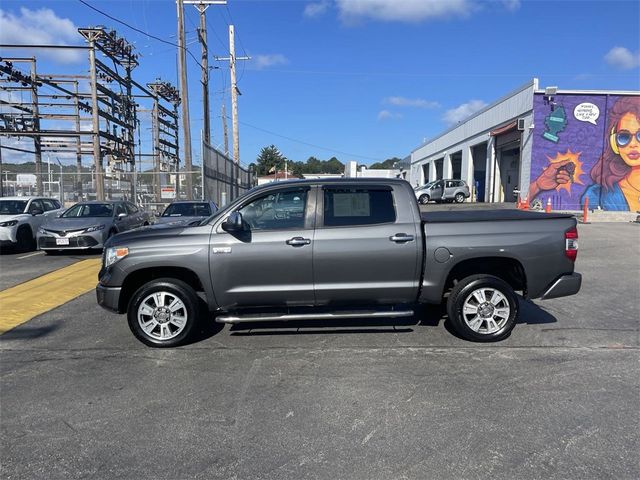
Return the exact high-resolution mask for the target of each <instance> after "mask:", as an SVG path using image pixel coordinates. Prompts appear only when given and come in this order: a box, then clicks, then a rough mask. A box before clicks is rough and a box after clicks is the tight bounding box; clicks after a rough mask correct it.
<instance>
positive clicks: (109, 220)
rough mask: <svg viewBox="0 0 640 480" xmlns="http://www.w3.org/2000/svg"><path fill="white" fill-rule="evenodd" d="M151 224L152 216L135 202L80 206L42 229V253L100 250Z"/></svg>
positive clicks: (49, 222)
mask: <svg viewBox="0 0 640 480" xmlns="http://www.w3.org/2000/svg"><path fill="white" fill-rule="evenodd" d="M150 223H151V220H150V217H149V214H148V213H147V212H145V211H144V210H141V209H140V208H138V207H137V206H135V205H134V204H133V203H131V202H126V201H104V202H100V201H94V202H80V203H76V204H75V205H74V206H72V207H71V208H69V209H68V210H66V211H65V212H64V213H62V214H61V215H60V216H59V217H57V218H54V219H51V220H49V221H47V222H46V223H45V224H44V225H42V226H41V227H40V229H39V230H38V249H40V250H44V251H45V252H47V253H48V252H54V251H59V250H67V249H85V250H86V249H90V248H96V249H99V248H102V246H103V245H104V242H106V241H107V239H108V238H109V237H111V236H112V235H115V234H116V233H120V232H124V231H126V230H131V229H132V228H137V227H141V226H144V225H149V224H150Z"/></svg>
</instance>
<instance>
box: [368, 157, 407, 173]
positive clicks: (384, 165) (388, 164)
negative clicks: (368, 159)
mask: <svg viewBox="0 0 640 480" xmlns="http://www.w3.org/2000/svg"><path fill="white" fill-rule="evenodd" d="M400 161H401V159H399V158H398V157H393V158H387V159H386V160H385V161H384V162H376V163H372V164H371V165H370V166H369V167H368V168H372V169H374V168H375V169H379V170H391V169H393V166H394V165H395V164H396V163H397V162H400Z"/></svg>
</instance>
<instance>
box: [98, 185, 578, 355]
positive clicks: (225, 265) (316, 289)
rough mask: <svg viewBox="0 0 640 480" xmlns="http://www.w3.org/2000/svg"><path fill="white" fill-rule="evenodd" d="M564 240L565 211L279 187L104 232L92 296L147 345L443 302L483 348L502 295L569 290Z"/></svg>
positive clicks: (568, 227)
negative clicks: (196, 218)
mask: <svg viewBox="0 0 640 480" xmlns="http://www.w3.org/2000/svg"><path fill="white" fill-rule="evenodd" d="M577 238H578V232H577V229H576V220H575V218H573V217H572V216H570V215H560V214H545V213H534V212H523V211H519V210H486V211H477V210H475V211H455V212H452V211H446V212H432V213H421V212H420V210H419V208H418V204H417V201H416V198H415V195H414V192H413V190H412V188H411V186H410V185H409V183H407V182H405V181H404V180H387V179H384V180H383V179H356V180H335V181H331V180H313V181H306V180H305V181H289V182H279V183H275V184H269V185H265V186H262V187H258V188H255V189H253V190H251V191H249V192H248V193H247V194H245V195H244V196H242V197H240V198H238V199H237V200H235V201H234V202H233V203H231V204H230V205H229V206H227V207H226V208H224V209H221V210H219V211H218V212H216V213H215V214H214V215H213V216H211V217H209V218H208V219H206V220H204V221H203V222H202V223H200V224H199V225H195V226H172V225H159V226H154V227H150V228H145V229H139V230H135V231H131V232H127V233H122V234H118V235H116V236H114V237H112V238H111V239H110V240H109V241H108V242H107V245H106V248H105V250H104V254H103V266H102V269H101V270H100V274H99V280H100V283H99V284H98V286H97V288H96V293H97V298H98V303H99V304H100V305H101V306H103V307H105V308H107V309H109V310H112V311H115V312H118V313H125V312H126V313H127V316H128V321H129V327H130V328H131V331H132V332H133V334H134V335H135V336H136V337H137V338H138V339H139V340H140V341H142V342H143V343H145V344H147V345H149V346H153V347H172V346H176V345H179V344H181V343H184V342H185V341H186V340H187V339H188V337H189V336H190V334H191V333H192V332H194V326H195V325H196V324H197V322H198V321H199V320H201V319H206V318H214V317H215V319H216V321H218V322H223V323H241V322H260V321H269V322H273V321H287V320H305V319H315V320H323V319H339V318H372V317H389V318H391V317H407V316H412V315H414V308H415V307H416V306H417V305H419V304H441V303H442V302H444V301H446V302H447V313H448V316H449V319H450V321H451V323H452V325H453V327H454V328H455V329H456V331H457V332H458V333H459V334H460V335H461V336H462V337H464V338H466V339H468V340H472V341H492V340H500V339H503V338H505V337H506V336H508V335H509V333H510V332H511V330H512V329H513V327H514V326H515V324H516V322H517V319H518V297H517V295H516V293H515V292H516V291H518V292H521V293H522V295H523V296H524V297H525V298H542V299H547V298H555V297H561V296H566V295H573V294H575V293H577V292H578V291H579V290H580V284H581V276H580V274H578V273H574V262H575V260H576V255H577V249H578V242H577ZM205 302H206V305H208V312H207V311H205V310H207V309H205V308H204V307H203V304H204V303H205Z"/></svg>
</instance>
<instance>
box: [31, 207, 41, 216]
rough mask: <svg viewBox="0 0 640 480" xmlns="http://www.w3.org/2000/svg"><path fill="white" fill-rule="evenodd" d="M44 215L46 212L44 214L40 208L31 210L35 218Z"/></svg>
mask: <svg viewBox="0 0 640 480" xmlns="http://www.w3.org/2000/svg"><path fill="white" fill-rule="evenodd" d="M43 213H44V212H43V211H42V209H40V208H37V207H36V208H32V209H31V215H33V216H34V217H35V216H36V215H42V214H43Z"/></svg>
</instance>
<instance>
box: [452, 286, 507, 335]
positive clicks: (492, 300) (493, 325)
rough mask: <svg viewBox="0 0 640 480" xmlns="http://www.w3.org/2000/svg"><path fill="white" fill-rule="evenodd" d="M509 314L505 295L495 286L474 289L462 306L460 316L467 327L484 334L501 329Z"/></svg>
mask: <svg viewBox="0 0 640 480" xmlns="http://www.w3.org/2000/svg"><path fill="white" fill-rule="evenodd" d="M510 314H511V308H510V307H509V301H508V300H507V297H505V296H504V295H503V294H502V293H500V291H498V290H496V289H495V288H479V289H477V290H474V291H473V292H471V293H470V294H469V296H468V297H467V298H466V300H465V301H464V305H463V307H462V317H463V318H464V321H465V323H466V324H467V325H468V326H469V328H470V329H471V330H473V331H474V332H477V333H482V334H485V335H489V334H492V333H495V332H497V331H499V330H500V329H502V328H503V327H504V326H505V324H506V323H507V320H508V319H509V315H510Z"/></svg>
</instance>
